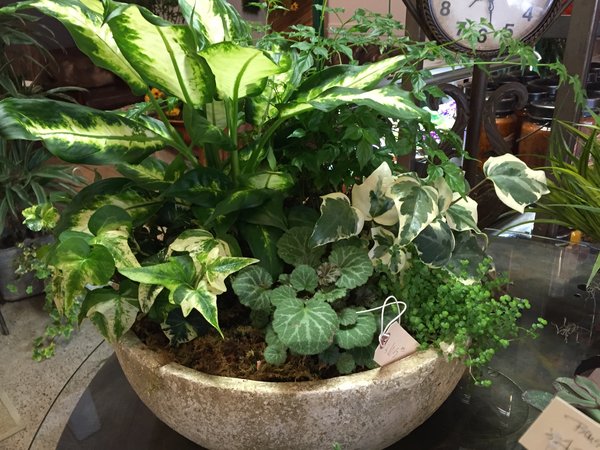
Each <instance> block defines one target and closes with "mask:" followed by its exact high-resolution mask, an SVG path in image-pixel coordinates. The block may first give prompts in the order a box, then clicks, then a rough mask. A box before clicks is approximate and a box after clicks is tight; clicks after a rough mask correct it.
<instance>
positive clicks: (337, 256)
mask: <svg viewBox="0 0 600 450" xmlns="http://www.w3.org/2000/svg"><path fill="white" fill-rule="evenodd" d="M329 262H330V263H331V264H334V265H336V266H337V267H338V268H339V269H340V272H341V273H342V274H341V276H340V277H339V278H338V280H337V281H336V282H335V285H336V286H337V287H341V288H346V289H354V288H356V287H358V286H362V285H363V284H365V283H366V282H367V281H368V280H369V277H370V276H371V275H372V274H373V264H371V260H370V259H369V255H368V254H367V252H366V251H365V250H364V249H361V248H358V247H353V246H346V247H341V246H340V247H337V248H336V249H334V250H333V251H332V252H331V255H329Z"/></svg>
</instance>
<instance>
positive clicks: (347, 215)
mask: <svg viewBox="0 0 600 450" xmlns="http://www.w3.org/2000/svg"><path fill="white" fill-rule="evenodd" d="M321 199H322V200H323V201H322V202H321V217H320V218H319V220H317V224H316V225H315V228H314V230H313V232H312V235H311V236H310V245H312V246H314V247H318V246H321V245H325V244H328V243H330V242H335V241H339V240H341V239H347V238H349V237H352V236H357V235H358V234H359V233H360V232H361V231H362V229H363V227H364V224H365V218H364V216H363V214H362V212H361V211H360V210H359V209H357V208H355V207H353V206H352V205H351V204H350V199H349V198H348V197H347V196H346V195H345V194H342V193H341V192H335V193H333V194H327V195H324V196H322V197H321Z"/></svg>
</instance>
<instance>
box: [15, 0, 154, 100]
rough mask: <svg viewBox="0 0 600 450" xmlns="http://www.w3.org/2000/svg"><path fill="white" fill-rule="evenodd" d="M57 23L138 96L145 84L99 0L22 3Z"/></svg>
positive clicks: (81, 48)
mask: <svg viewBox="0 0 600 450" xmlns="http://www.w3.org/2000/svg"><path fill="white" fill-rule="evenodd" d="M23 5H24V6H25V7H34V8H37V9H38V10H39V11H41V12H43V13H44V14H47V15H48V16H51V17H54V18H55V19H57V20H59V21H60V22H61V23H62V24H63V25H64V26H65V27H66V28H67V30H68V31H69V33H70V34H71V36H72V37H73V40H74V41H75V44H77V47H79V49H80V50H81V51H82V52H83V53H85V54H86V55H87V56H88V57H89V58H90V59H91V60H92V61H93V62H94V64H95V65H97V66H99V67H103V68H105V69H108V70H110V71H111V72H114V73H115V74H116V75H118V76H119V78H121V79H123V80H125V81H126V82H127V83H128V84H129V86H131V88H132V90H133V91H134V92H135V93H137V94H141V93H143V92H145V91H146V89H147V85H146V83H145V82H144V81H143V80H142V78H141V77H140V76H139V74H138V73H137V72H136V71H135V70H134V69H133V68H132V67H131V65H130V64H129V62H128V61H127V59H126V58H125V57H124V56H123V54H122V53H121V51H120V50H119V47H118V46H117V43H116V42H115V40H114V38H113V35H112V33H111V31H110V29H109V27H108V25H106V24H105V23H104V8H103V6H102V2H101V1H99V0H81V1H78V0H70V1H64V0H33V1H27V2H23Z"/></svg>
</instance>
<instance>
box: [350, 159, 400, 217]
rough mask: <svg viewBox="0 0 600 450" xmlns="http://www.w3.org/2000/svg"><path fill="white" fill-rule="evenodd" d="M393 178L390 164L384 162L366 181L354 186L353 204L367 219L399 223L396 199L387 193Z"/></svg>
mask: <svg viewBox="0 0 600 450" xmlns="http://www.w3.org/2000/svg"><path fill="white" fill-rule="evenodd" d="M393 180H394V179H393V177H392V170H391V169H390V166H389V164H388V163H387V162H383V163H381V165H380V166H379V167H378V168H377V169H375V170H374V171H373V173H371V175H369V176H368V177H367V178H366V179H365V181H363V182H362V183H361V184H355V185H354V186H353V187H352V206H354V207H355V208H357V209H358V210H360V212H361V213H362V214H363V215H364V217H365V220H373V221H374V222H375V223H378V224H381V225H386V226H392V225H394V224H396V223H398V211H397V210H396V207H395V204H394V201H393V200H392V199H391V198H389V197H387V196H386V195H385V194H386V192H387V189H388V187H389V185H390V184H391V183H392V181H393Z"/></svg>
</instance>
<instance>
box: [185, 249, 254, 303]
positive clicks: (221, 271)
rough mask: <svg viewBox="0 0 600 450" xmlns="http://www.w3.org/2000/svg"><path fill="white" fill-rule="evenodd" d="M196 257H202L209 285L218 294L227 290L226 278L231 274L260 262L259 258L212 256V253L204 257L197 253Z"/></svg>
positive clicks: (201, 260)
mask: <svg viewBox="0 0 600 450" xmlns="http://www.w3.org/2000/svg"><path fill="white" fill-rule="evenodd" d="M217 254H218V253H217ZM196 258H198V259H200V262H202V263H203V269H204V277H205V278H206V282H207V284H208V287H209V289H210V290H211V291H212V292H215V293H216V294H222V293H224V292H226V291H227V286H225V279H226V278H227V277H228V276H229V275H232V274H234V273H236V272H239V271H240V270H242V269H243V268H244V267H247V266H249V265H251V264H255V263H257V262H258V259H254V258H241V257H235V256H217V257H212V255H211V257H208V258H206V259H203V258H201V255H197V256H196Z"/></svg>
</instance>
